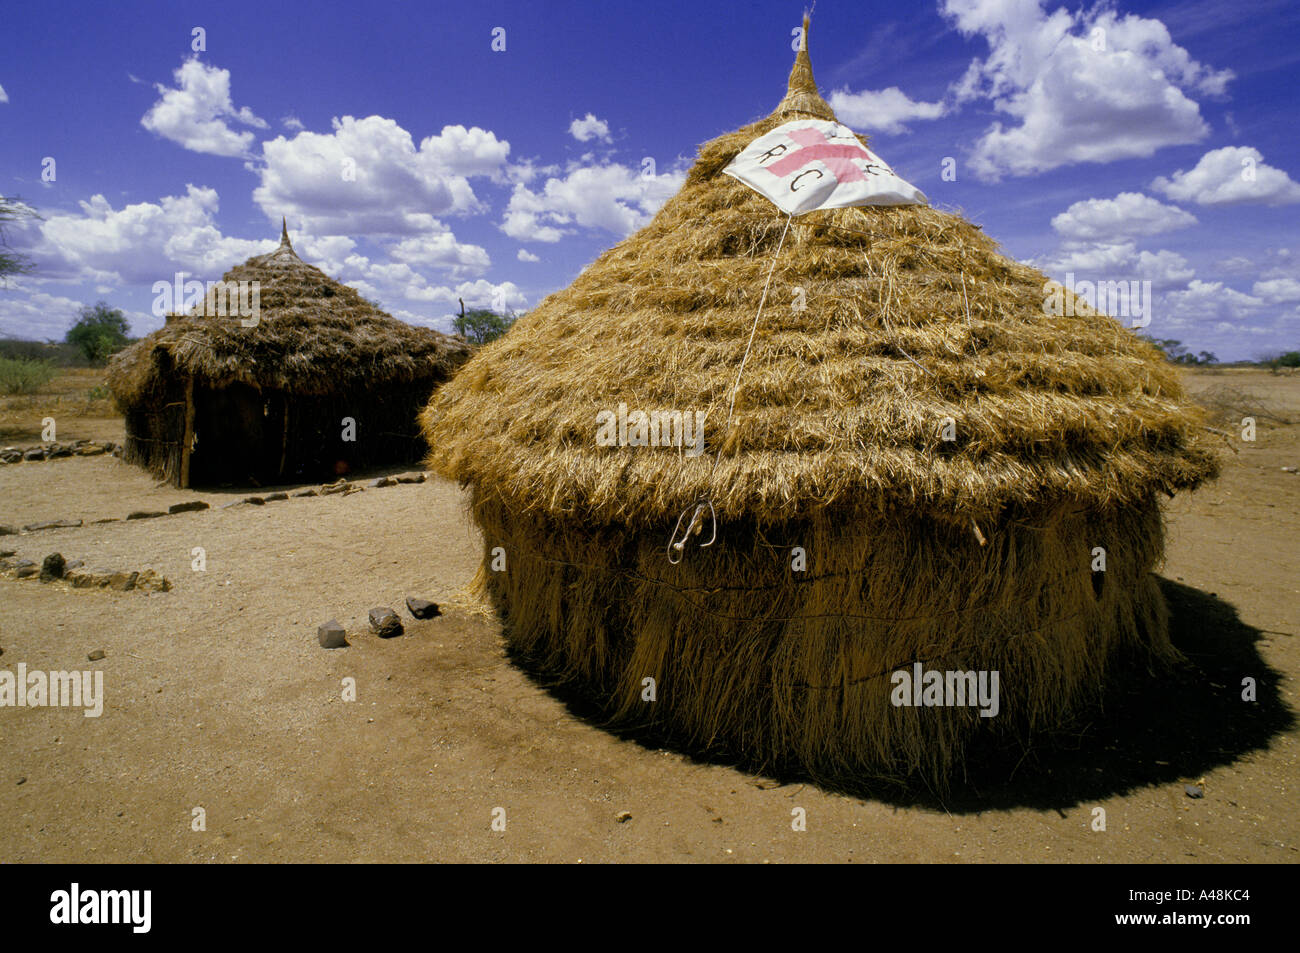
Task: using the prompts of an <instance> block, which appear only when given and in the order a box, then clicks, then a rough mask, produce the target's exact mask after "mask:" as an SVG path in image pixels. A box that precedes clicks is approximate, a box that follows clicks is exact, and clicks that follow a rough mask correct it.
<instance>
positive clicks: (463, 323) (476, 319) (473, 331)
mask: <svg viewBox="0 0 1300 953" xmlns="http://www.w3.org/2000/svg"><path fill="white" fill-rule="evenodd" d="M517 317H518V315H514V314H511V315H504V314H497V312H495V311H492V310H489V309H488V308H470V309H469V310H468V311H466V310H465V302H464V301H461V303H460V314H459V315H457V316H456V317H454V318H452V321H451V326H452V328H453V329H454V330H455V332H456V333H457V334H459V335H460V336H461V337H463V338H465V340H467V341H469V342H470V343H471V344H487V343H488V342H489V341H495V340H496V339H497V338H499V337H501V335H503V334H505V333H506V332H507V331H509V330H510V325H512V324H514V323H515V319H516V318H517Z"/></svg>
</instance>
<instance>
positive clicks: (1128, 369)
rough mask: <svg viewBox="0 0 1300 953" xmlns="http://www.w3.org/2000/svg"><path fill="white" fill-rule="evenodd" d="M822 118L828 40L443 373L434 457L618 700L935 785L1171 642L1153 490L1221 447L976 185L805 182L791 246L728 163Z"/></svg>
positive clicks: (1178, 394) (1198, 475)
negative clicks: (630, 230)
mask: <svg viewBox="0 0 1300 953" xmlns="http://www.w3.org/2000/svg"><path fill="white" fill-rule="evenodd" d="M803 118H816V119H833V118H834V116H833V113H832V111H831V109H830V107H829V106H828V105H827V104H826V102H825V101H824V100H823V99H822V97H821V96H820V95H819V94H818V91H817V87H816V84H815V83H814V81H813V76H812V68H811V65H810V62H809V59H808V54H807V51H806V49H805V50H804V51H801V52H800V53H799V54H798V56H797V58H796V61H795V65H794V69H793V71H792V73H791V75H790V81H789V89H788V92H787V94H786V96H785V98H784V99H783V100H782V101H781V103H780V104H779V105H778V106H777V108H776V110H775V111H774V112H773V113H772V114H771V115H770V116H768V117H766V118H764V119H761V120H759V121H757V122H754V123H752V124H750V125H748V126H746V127H744V128H742V129H740V130H738V131H736V132H733V133H730V134H728V135H724V136H721V137H720V138H717V139H715V140H713V141H711V142H709V143H707V144H705V145H704V146H702V147H701V148H700V151H699V158H698V160H697V161H696V163H695V165H694V167H693V168H692V169H691V170H690V173H689V176H688V178H687V180H686V183H685V184H684V186H683V187H682V189H681V190H680V192H678V194H677V195H676V196H675V197H673V198H672V199H671V200H670V201H669V202H668V203H667V204H666V205H665V206H664V207H663V208H662V209H661V210H660V212H659V213H658V214H657V215H656V217H655V218H654V219H653V221H651V222H650V224H649V225H647V226H646V227H645V228H643V229H642V230H641V231H639V232H637V233H636V234H634V235H633V236H631V237H630V238H628V239H627V240H625V241H623V242H621V243H620V244H618V245H616V246H615V247H613V248H611V249H610V250H609V251H607V252H605V253H604V254H602V255H601V256H600V257H599V258H598V259H597V260H596V261H595V262H593V263H592V264H591V265H590V266H589V267H588V268H586V269H585V270H584V271H583V272H582V273H581V274H580V275H579V276H578V277H577V279H576V280H575V281H574V282H573V284H572V285H570V286H569V287H568V288H566V289H564V290H563V291H559V292H557V293H555V294H553V295H551V296H550V297H548V298H547V299H546V300H545V301H544V302H543V303H542V304H541V305H540V306H538V307H537V308H536V309H535V310H533V311H531V312H530V313H529V314H528V315H526V316H525V317H523V318H521V319H520V320H519V322H518V323H517V324H516V325H515V327H514V328H513V329H512V330H511V331H510V332H509V333H508V334H507V335H505V336H504V337H503V338H502V339H500V340H498V341H496V342H494V343H493V344H491V345H489V346H487V347H485V348H484V349H482V350H481V351H480V352H479V353H478V354H477V355H475V357H474V358H473V359H471V360H470V361H469V363H467V364H466V366H465V367H464V368H463V369H462V370H461V371H460V373H459V374H458V376H457V377H456V379H455V380H454V381H452V382H451V383H450V384H449V385H448V386H446V387H444V388H442V389H441V390H440V391H439V392H438V393H437V394H436V395H435V397H434V400H433V402H432V403H431V405H430V407H429V409H428V410H427V411H426V413H425V415H424V417H423V423H424V427H425V432H426V434H427V435H428V437H429V439H430V441H431V442H432V443H434V444H435V445H436V446H437V447H438V453H437V454H436V455H435V456H434V457H432V458H431V459H430V464H431V465H432V466H433V467H434V468H436V469H437V470H439V471H440V472H441V473H442V474H444V475H445V476H448V477H450V478H454V479H457V480H459V481H461V482H462V483H463V484H466V485H467V486H468V487H469V489H470V491H471V501H472V512H473V515H474V517H475V519H476V520H477V522H478V525H479V526H480V527H481V529H482V533H483V540H484V561H483V566H482V568H481V570H480V575H479V579H480V581H481V583H482V584H483V585H484V587H485V589H486V592H487V593H488V594H489V595H490V597H491V598H492V600H493V601H494V603H495V605H496V607H497V608H498V611H499V612H500V613H501V615H502V617H503V621H504V625H505V629H506V634H507V638H508V640H509V644H510V645H511V647H512V648H513V650H514V651H515V653H516V654H517V656H518V657H520V658H521V659H523V660H525V661H526V662H527V664H529V665H530V666H532V667H534V668H535V669H536V670H538V671H540V672H543V673H546V674H547V675H549V676H551V677H553V678H555V679H557V680H560V681H564V682H567V683H568V685H569V686H570V688H573V687H575V686H576V687H577V688H578V689H579V690H580V691H581V692H584V693H585V694H587V695H588V696H589V699H590V700H592V701H594V702H596V703H597V704H598V705H600V706H601V708H603V710H604V711H605V712H606V713H607V715H608V716H609V718H610V720H611V721H613V722H618V723H621V724H625V725H629V724H630V725H651V726H653V727H654V728H655V730H656V731H657V732H659V733H661V734H662V733H667V734H668V735H670V736H673V737H675V738H676V739H677V740H678V741H679V742H680V743H684V744H686V745H689V746H694V747H695V748H700V749H705V750H712V751H720V752H727V753H730V754H735V755H739V756H741V757H742V758H744V759H745V760H746V761H748V762H749V763H751V764H755V763H758V764H766V765H769V766H785V767H794V768H797V769H798V770H801V771H805V772H808V773H811V774H812V775H814V776H821V777H832V776H840V777H845V776H861V775H863V774H876V773H879V774H889V775H907V774H910V773H913V772H919V773H921V774H922V775H925V776H928V777H930V778H931V779H937V780H938V781H939V782H940V783H943V782H944V781H945V780H947V779H949V778H950V777H951V773H952V770H953V769H954V767H955V766H956V764H957V763H958V759H959V757H960V754H961V751H962V748H963V745H964V743H965V742H966V741H967V740H968V739H969V738H970V737H971V736H972V735H974V734H976V733H978V732H997V731H999V730H1001V731H1011V732H1013V734H1012V735H1011V736H1003V737H1004V738H1006V737H1015V736H1018V735H1021V734H1022V733H1024V732H1028V731H1031V730H1034V729H1036V728H1042V727H1049V726H1053V725H1059V724H1061V723H1062V720H1063V719H1065V718H1066V716H1067V715H1068V714H1069V713H1070V712H1071V710H1072V709H1076V708H1077V706H1078V705H1080V704H1081V703H1083V702H1085V701H1087V700H1088V699H1089V698H1090V697H1094V696H1095V693H1096V692H1097V690H1098V689H1099V687H1100V686H1101V684H1102V680H1103V676H1104V673H1105V671H1106V669H1107V666H1108V664H1112V663H1114V664H1118V663H1117V662H1116V660H1117V659H1119V658H1124V659H1125V660H1126V661H1125V664H1132V659H1135V658H1136V659H1138V660H1140V661H1139V664H1142V663H1144V662H1148V661H1150V660H1152V659H1171V658H1173V657H1175V655H1176V653H1175V651H1174V649H1173V648H1172V646H1171V644H1170V642H1169V640H1168V636H1167V631H1166V610H1165V606H1164V603H1163V602H1162V598H1161V593H1160V590H1159V588H1158V587H1157V583H1156V579H1155V578H1154V576H1153V575H1152V569H1153V567H1154V566H1155V565H1156V564H1157V562H1158V561H1159V559H1160V558H1161V554H1162V547H1163V541H1162V518H1161V512H1160V509H1159V505H1158V502H1157V498H1158V496H1159V494H1161V493H1169V494H1172V493H1173V492H1174V491H1176V490H1181V489H1189V488H1193V487H1195V486H1197V485H1198V484H1199V483H1201V482H1202V481H1204V480H1206V479H1208V478H1210V477H1212V476H1213V475H1214V474H1215V473H1216V468H1217V463H1216V456H1215V454H1214V453H1213V452H1212V451H1211V450H1210V449H1209V448H1208V446H1207V445H1206V443H1205V437H1204V435H1203V433H1202V429H1201V427H1200V426H1199V424H1198V423H1197V421H1196V420H1195V418H1194V416H1193V412H1192V410H1191V408H1190V406H1189V404H1188V403H1187V402H1186V401H1185V399H1184V397H1183V394H1182V391H1181V388H1180V385H1179V382H1178V380H1177V378H1176V376H1175V374H1176V371H1175V369H1174V368H1173V367H1172V366H1171V365H1170V364H1169V363H1167V362H1166V361H1165V360H1164V359H1163V357H1162V355H1161V354H1160V353H1159V352H1158V351H1157V350H1156V349H1155V348H1153V347H1152V346H1151V345H1149V344H1147V343H1145V342H1144V341H1142V340H1141V339H1139V338H1138V337H1137V336H1136V335H1135V334H1134V333H1133V332H1132V331H1130V330H1129V329H1127V328H1125V327H1123V326H1122V325H1121V324H1120V323H1119V322H1117V321H1116V320H1114V319H1113V318H1110V317H1108V316H1105V315H1099V314H1097V313H1096V312H1093V311H1091V310H1090V309H1088V308H1087V306H1086V305H1085V304H1084V303H1083V302H1082V301H1077V302H1076V301H1072V302H1071V303H1072V304H1077V312H1076V314H1075V316H1069V317H1066V316H1060V315H1056V314H1051V313H1046V311H1045V307H1044V301H1045V297H1046V291H1045V285H1046V283H1047V279H1046V277H1045V276H1044V275H1043V274H1041V273H1039V272H1038V271H1036V270H1034V269H1033V268H1030V267H1027V266H1026V265H1023V264H1021V263H1018V262H1016V261H1013V260H1011V259H1009V258H1007V257H1004V256H1003V255H1001V254H999V253H998V251H997V248H996V245H995V243H994V242H993V241H991V240H990V239H989V238H988V237H986V236H985V235H984V234H983V233H982V232H981V231H980V229H979V227H978V226H976V225H972V224H971V223H970V222H968V221H966V220H965V219H963V218H962V217H961V216H959V215H956V214H952V213H950V212H944V211H940V210H938V209H936V208H932V207H928V206H925V205H910V206H899V207H858V208H845V209H836V210H831V211H814V212H810V213H808V214H807V215H804V216H801V217H799V218H795V219H793V222H792V224H790V227H789V232H788V235H787V236H786V239H785V246H784V248H783V249H782V250H781V252H780V254H779V255H775V256H774V252H775V251H776V249H777V246H778V242H779V241H780V238H781V236H782V234H783V230H784V229H785V226H786V217H785V216H784V215H783V214H782V213H781V212H780V211H779V210H778V209H777V208H776V207H775V206H774V205H773V204H772V203H770V202H769V201H767V200H766V199H765V198H763V197H762V196H760V195H759V194H758V193H756V192H754V191H752V190H751V189H750V188H748V187H746V186H745V185H743V184H741V183H740V182H738V181H737V180H736V179H734V178H732V177H731V176H730V175H726V174H723V169H724V167H726V166H727V165H728V163H729V162H730V161H731V160H732V158H733V157H734V156H736V155H737V153H738V152H740V151H741V150H742V149H744V148H745V146H746V145H748V144H749V143H750V142H752V141H753V140H754V139H755V138H757V137H758V136H760V135H762V134H764V133H767V132H769V131H770V130H772V129H774V128H775V127H777V126H778V125H781V124H784V123H786V122H788V121H790V120H793V119H803ZM862 141H863V142H864V144H865V140H862ZM773 263H774V264H773ZM773 267H774V268H775V271H774V273H773V277H772V281H771V287H770V292H769V295H768V307H767V310H765V311H764V312H763V317H762V322H761V324H759V325H758V327H757V332H756V333H754V332H753V328H754V321H755V315H756V309H757V308H758V305H759V300H760V298H761V297H762V294H763V288H764V281H765V278H766V276H767V273H768V270H769V268H773ZM801 305H802V307H801ZM1049 310H1050V309H1049ZM751 335H752V348H750V339H751ZM747 349H748V350H750V351H752V353H750V354H749V358H748V366H747V367H746V369H745V371H744V377H743V382H742V383H741V384H740V386H739V388H738V389H736V388H734V386H733V385H734V384H735V381H736V379H737V372H738V370H739V369H740V368H741V366H742V362H743V361H744V360H745V355H746V352H747ZM733 391H735V393H736V396H735V404H734V416H731V417H730V423H729V425H728V424H727V421H728V418H729V413H728V408H729V402H730V400H731V398H732V395H733ZM677 411H680V412H682V413H683V414H684V415H689V414H691V413H692V412H694V411H702V412H704V413H706V414H707V417H706V418H705V419H706V423H705V439H704V452H703V453H700V454H695V453H694V450H693V448H691V447H685V448H679V447H676V446H667V447H665V446H662V444H663V443H665V442H667V443H670V444H671V443H673V441H671V440H667V441H665V440H660V441H659V443H660V444H661V445H660V446H657V447H656V446H654V445H653V444H654V443H655V441H654V440H653V439H650V440H647V439H644V438H645V437H646V432H645V431H646V430H647V429H648V428H647V417H648V416H649V415H650V414H652V413H654V412H659V415H658V421H659V423H660V425H662V423H663V421H664V420H665V419H668V420H672V419H674V418H673V417H672V413H673V412H677ZM637 413H640V414H642V415H645V416H641V417H635V415H636V414H637ZM611 414H613V415H615V416H616V417H617V419H618V421H619V422H618V427H619V428H620V429H619V436H620V438H623V437H626V439H620V440H618V441H612V442H613V443H615V444H616V445H613V446H610V445H607V444H609V443H611V441H610V440H608V439H606V440H600V439H598V437H599V435H600V428H601V426H602V425H605V424H608V422H609V421H610V419H611V416H610V415H611ZM624 428H626V429H624ZM649 429H653V428H649ZM638 435H639V436H640V437H641V438H642V439H641V440H640V441H638V440H636V439H635V437H636V436H638ZM606 436H608V434H606ZM661 436H662V434H661ZM687 442H689V441H687ZM637 443H641V444H645V445H635V444H637ZM618 444H628V445H618ZM710 505H711V506H712V508H713V510H714V511H716V541H714V542H713V544H712V545H708V546H706V545H704V544H706V543H708V542H709V540H710V539H711V538H712V535H713V532H714V526H713V525H712V523H713V521H712V518H711V513H710V512H709V510H708V509H707V506H710ZM702 506H704V507H705V508H704V509H703V510H702V513H703V516H704V524H705V525H704V526H703V527H702V530H703V531H702V532H701V533H700V535H698V536H695V537H694V538H693V539H692V541H691V543H690V545H688V546H687V547H686V548H685V550H684V551H678V553H677V556H679V557H680V558H677V557H674V555H673V554H674V551H673V549H672V548H671V547H670V546H668V545H666V544H668V542H669V540H670V538H671V537H672V535H673V534H674V533H675V532H676V533H678V537H679V538H680V533H679V530H680V527H681V526H682V525H683V523H682V522H681V521H683V520H685V521H691V520H692V519H693V517H694V516H695V514H697V513H698V512H701V507H702ZM675 528H676V529H675ZM697 528H698V527H697ZM1099 554H1100V561H1099ZM918 663H919V664H920V665H921V666H922V669H921V672H922V681H923V683H924V686H925V689H926V691H925V692H924V693H923V692H922V691H921V688H922V686H921V685H917V686H916V692H915V694H914V695H913V694H912V693H911V691H910V690H909V691H908V698H906V699H900V698H899V686H900V684H901V683H900V680H899V679H898V676H897V673H900V672H906V673H908V676H909V678H910V677H911V676H912V675H913V674H915V673H916V671H917V669H916V668H915V666H916V665H917V664H918ZM932 672H938V673H940V674H939V676H938V677H939V678H940V679H943V680H944V684H943V686H941V689H940V695H941V696H943V698H944V700H945V701H955V700H954V699H952V698H949V697H948V696H947V695H946V694H945V692H946V691H947V690H948V689H950V688H952V683H953V679H951V678H949V677H947V676H946V675H945V674H944V673H948V672H954V673H966V672H973V673H981V672H987V673H992V672H997V673H999V676H1000V678H999V687H1000V700H999V704H998V705H997V712H996V716H995V717H982V716H981V710H983V711H984V713H985V714H988V713H989V712H988V709H987V707H985V708H983V709H981V708H980V707H977V706H975V705H971V704H967V705H962V704H959V703H954V704H952V705H943V704H940V705H933V706H932V703H933V696H932V695H931V693H930V691H929V690H930V689H931V688H932V687H933V681H932V680H931V678H930V673H932ZM648 679H653V682H651V681H648ZM963 687H970V688H972V689H973V685H972V684H971V682H970V681H969V680H967V679H965V678H964V677H962V676H959V677H958V678H957V679H956V688H957V689H961V688H963ZM903 701H906V702H907V703H906V704H904V703H903ZM915 702H920V703H921V704H920V705H919V706H918V705H916V704H914V703H915ZM988 737H995V736H994V735H988Z"/></svg>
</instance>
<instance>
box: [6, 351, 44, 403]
mask: <svg viewBox="0 0 1300 953" xmlns="http://www.w3.org/2000/svg"><path fill="white" fill-rule="evenodd" d="M53 377H54V365H53V364H51V363H50V362H49V361H29V360H25V359H23V358H12V357H0V393H5V394H34V393H36V392H37V391H38V390H40V389H41V388H42V387H44V386H45V385H46V384H48V383H49V382H50V380H51V379H52V378H53Z"/></svg>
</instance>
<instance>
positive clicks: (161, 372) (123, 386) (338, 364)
mask: <svg viewBox="0 0 1300 953" xmlns="http://www.w3.org/2000/svg"><path fill="white" fill-rule="evenodd" d="M222 281H223V282H225V283H227V284H230V283H238V282H254V281H255V282H258V287H259V291H260V307H259V313H258V320H257V323H256V325H254V326H252V327H245V326H244V319H242V318H241V317H239V316H238V315H232V316H229V317H223V316H217V315H218V309H217V300H216V299H217V295H216V293H215V292H214V291H211V290H210V291H209V292H208V294H207V296H206V299H205V304H204V307H203V309H202V311H203V314H204V315H213V316H210V317H209V316H198V314H189V315H175V316H169V318H168V323H167V325H166V326H165V327H163V328H161V329H159V330H158V331H155V332H153V333H152V334H150V335H148V336H146V337H144V338H142V339H141V340H140V341H138V342H136V343H135V344H133V345H132V346H130V347H128V348H126V349H125V350H123V351H121V352H120V353H119V354H117V355H116V356H115V357H114V358H113V361H112V362H111V364H110V365H109V369H108V380H109V385H110V386H111V387H112V389H113V392H114V394H115V396H116V397H117V400H118V403H119V404H120V405H122V406H123V407H126V406H131V405H133V404H137V403H140V402H143V401H145V400H147V399H148V395H150V394H154V393H159V392H160V391H161V387H160V386H159V385H161V384H162V383H163V382H164V381H163V379H164V378H166V377H168V376H170V375H173V374H182V375H188V376H193V377H194V378H195V379H196V380H199V381H202V382H204V383H206V384H208V385H210V386H220V385H223V384H226V383H230V382H235V381H237V382H241V383H245V384H251V385H253V386H255V387H259V388H266V389H273V390H279V391H283V392H286V393H292V394H326V393H331V392H334V391H337V390H339V389H342V388H344V387H357V386H360V387H363V388H364V387H367V386H379V385H383V384H389V383H397V382H403V381H414V380H421V379H425V378H429V377H446V376H449V375H450V374H451V373H452V372H453V371H454V370H455V368H456V367H458V366H459V365H460V364H461V363H463V362H464V361H465V360H466V359H467V358H468V356H469V353H470V350H471V349H470V346H469V345H468V344H466V343H465V342H464V341H462V340H460V339H458V338H454V337H451V336H449V335H446V334H441V333H439V332H438V331H434V330H432V329H430V328H419V327H414V326H412V325H409V324H406V323H404V322H402V321H398V320H397V319H396V318H394V317H392V316H391V315H389V314H387V313H385V312H383V311H381V310H380V309H379V308H377V307H376V306H375V305H373V304H371V303H370V302H369V301H367V300H366V299H365V298H363V297H362V296H361V295H360V294H359V293H358V292H357V291H356V290H355V289H354V288H349V287H348V286H347V285H343V284H340V283H339V282H337V281H335V280H334V279H333V278H330V277H329V276H328V275H326V274H325V273H324V272H323V271H321V270H320V269H319V268H316V267H314V266H312V265H309V264H307V263H306V262H304V261H303V260H302V259H300V258H299V257H298V255H297V254H296V253H295V252H294V250H293V246H292V244H291V243H290V242H289V234H288V229H287V228H282V230H281V236H280V247H279V248H277V249H276V250H275V251H273V252H271V253H270V254H267V255H258V256H256V257H254V258H250V259H249V260H248V261H246V262H244V264H242V265H236V266H235V267H234V268H232V269H230V271H228V272H226V273H225V275H224V276H222ZM195 310H196V312H197V311H198V309H195ZM223 310H230V309H228V308H226V309H223Z"/></svg>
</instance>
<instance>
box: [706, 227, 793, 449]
mask: <svg viewBox="0 0 1300 953" xmlns="http://www.w3.org/2000/svg"><path fill="white" fill-rule="evenodd" d="M793 215H794V213H793V212H789V213H787V214H786V216H785V228H784V229H782V231H781V240H780V241H779V242H777V243H776V251H774V252H772V265H771V267H770V268H768V269H767V280H766V281H765V282H763V294H762V296H761V297H760V298H759V299H758V313H757V314H755V315H754V326H753V327H752V328H750V329H749V343H748V344H746V345H745V355H744V357H742V358H741V359H740V370H738V371H736V383H735V384H734V385H733V386H732V388H731V402H730V403H729V404H728V405H727V422H726V423H725V424H724V425H723V432H724V434H725V433H726V432H727V431H729V430H730V429H731V413H732V411H733V410H735V409H736V394H738V393H739V392H740V378H741V375H743V374H744V373H745V363H746V362H747V361H748V360H749V351H750V348H752V347H753V346H754V335H755V334H757V333H758V319H759V318H761V317H762V316H763V304H764V303H765V302H766V301H767V289H768V288H769V287H770V286H771V284H772V273H773V272H774V271H776V259H777V256H779V255H780V254H781V246H783V245H784V244H785V236H786V234H787V233H788V232H789V231H790V219H791V218H792V217H793ZM719 449H721V447H719ZM713 466H714V468H715V469H716V468H717V466H718V462H717V459H716V458H715V459H714V461H713Z"/></svg>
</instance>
